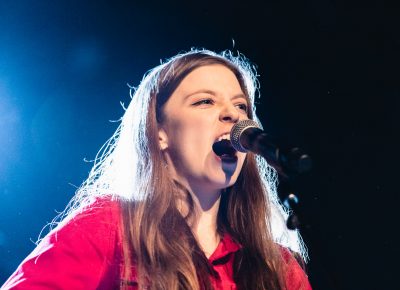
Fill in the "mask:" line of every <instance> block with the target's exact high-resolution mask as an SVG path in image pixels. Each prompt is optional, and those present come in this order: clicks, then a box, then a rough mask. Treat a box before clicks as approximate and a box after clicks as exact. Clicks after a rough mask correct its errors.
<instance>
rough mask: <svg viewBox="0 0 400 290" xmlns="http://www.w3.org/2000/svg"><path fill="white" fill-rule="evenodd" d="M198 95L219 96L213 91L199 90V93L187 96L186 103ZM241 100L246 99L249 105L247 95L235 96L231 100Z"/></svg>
mask: <svg viewBox="0 0 400 290" xmlns="http://www.w3.org/2000/svg"><path fill="white" fill-rule="evenodd" d="M197 94H210V95H213V96H217V95H218V94H217V93H216V92H214V91H212V90H207V89H200V90H197V91H195V92H193V93H190V94H189V95H186V96H185V97H184V100H185V101H186V100H187V99H189V98H190V97H191V96H194V95H197ZM240 98H243V99H245V100H246V102H247V103H248V98H247V97H246V95H245V94H243V93H240V94H237V95H234V96H233V97H232V98H231V100H235V99H240Z"/></svg>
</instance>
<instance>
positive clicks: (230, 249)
mask: <svg viewBox="0 0 400 290" xmlns="http://www.w3.org/2000/svg"><path fill="white" fill-rule="evenodd" d="M241 248H242V245H240V244H239V243H237V242H235V241H234V240H232V237H231V235H229V234H227V233H225V234H224V235H223V236H222V238H221V241H220V242H219V244H218V246H217V248H216V249H215V251H214V252H213V253H212V255H211V256H210V257H209V258H208V260H209V261H210V263H213V262H214V261H217V260H220V259H222V258H225V257H226V256H228V255H230V254H233V253H235V252H237V251H238V250H239V249H241Z"/></svg>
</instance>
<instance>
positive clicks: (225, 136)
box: [218, 133, 231, 141]
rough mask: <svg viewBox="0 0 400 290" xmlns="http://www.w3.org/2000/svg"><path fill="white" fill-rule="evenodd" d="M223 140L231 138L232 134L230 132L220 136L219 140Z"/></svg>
mask: <svg viewBox="0 0 400 290" xmlns="http://www.w3.org/2000/svg"><path fill="white" fill-rule="evenodd" d="M221 140H231V136H230V134H229V133H227V134H224V135H221V136H219V138H218V141H221Z"/></svg>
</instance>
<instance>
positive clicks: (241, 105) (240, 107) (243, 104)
mask: <svg viewBox="0 0 400 290" xmlns="http://www.w3.org/2000/svg"><path fill="white" fill-rule="evenodd" d="M236 106H237V107H238V108H239V109H240V110H242V111H243V112H245V113H247V110H248V107H247V104H245V103H241V104H237V105H236Z"/></svg>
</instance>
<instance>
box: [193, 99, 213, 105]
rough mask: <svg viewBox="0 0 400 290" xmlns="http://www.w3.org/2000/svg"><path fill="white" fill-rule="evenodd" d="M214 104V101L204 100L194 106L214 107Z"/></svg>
mask: <svg viewBox="0 0 400 290" xmlns="http://www.w3.org/2000/svg"><path fill="white" fill-rule="evenodd" d="M212 104H214V100H212V99H203V100H200V101H197V102H196V103H194V104H193V106H200V105H212Z"/></svg>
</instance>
